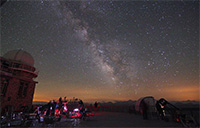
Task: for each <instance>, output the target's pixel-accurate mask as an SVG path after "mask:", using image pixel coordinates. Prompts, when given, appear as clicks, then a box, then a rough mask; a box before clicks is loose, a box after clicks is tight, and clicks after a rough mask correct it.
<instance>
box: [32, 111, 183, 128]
mask: <svg viewBox="0 0 200 128" xmlns="http://www.w3.org/2000/svg"><path fill="white" fill-rule="evenodd" d="M35 127H159V128H160V127H182V125H181V124H180V123H177V122H172V121H169V122H166V121H163V120H158V119H149V120H143V118H142V116H141V115H135V114H128V113H117V112H96V115H95V116H94V117H90V118H88V119H87V120H85V121H84V120H80V119H66V118H62V119H61V121H60V122H56V123H54V124H37V125H36V126H35Z"/></svg>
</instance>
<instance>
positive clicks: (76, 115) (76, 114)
mask: <svg viewBox="0 0 200 128" xmlns="http://www.w3.org/2000/svg"><path fill="white" fill-rule="evenodd" d="M80 116H81V113H75V115H72V116H71V118H76V117H80Z"/></svg>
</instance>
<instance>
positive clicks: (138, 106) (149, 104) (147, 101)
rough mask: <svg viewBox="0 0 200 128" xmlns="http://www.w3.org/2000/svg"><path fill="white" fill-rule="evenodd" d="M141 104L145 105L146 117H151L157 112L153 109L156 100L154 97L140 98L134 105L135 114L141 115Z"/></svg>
mask: <svg viewBox="0 0 200 128" xmlns="http://www.w3.org/2000/svg"><path fill="white" fill-rule="evenodd" d="M143 103H145V104H146V105H147V113H148V115H150V116H151V117H153V116H154V115H155V114H156V113H157V110H156V107H155V105H156V100H155V99H154V97H152V96H147V97H141V98H140V99H138V100H137V102H136V104H135V111H136V113H140V114H143V109H142V107H143V106H142V105H143Z"/></svg>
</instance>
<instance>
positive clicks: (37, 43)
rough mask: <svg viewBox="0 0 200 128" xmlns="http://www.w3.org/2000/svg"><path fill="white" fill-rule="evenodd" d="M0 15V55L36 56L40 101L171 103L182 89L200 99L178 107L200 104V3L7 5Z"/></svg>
mask: <svg viewBox="0 0 200 128" xmlns="http://www.w3.org/2000/svg"><path fill="white" fill-rule="evenodd" d="M1 14H2V15H1V22H2V24H1V36H2V40H1V51H2V52H1V54H2V55H3V54H4V53H6V52H7V51H9V50H13V49H16V48H17V49H23V50H25V51H28V52H30V53H31V54H32V55H33V57H34V59H35V67H36V68H38V70H39V71H40V73H39V77H38V79H37V80H38V81H39V84H38V86H37V88H36V95H35V98H36V99H38V100H39V99H40V100H41V99H42V100H47V99H48V98H47V97H46V96H45V95H46V94H47V93H51V94H52V97H60V96H65V95H67V96H69V97H73V96H77V95H78V96H82V97H83V98H85V99H100V100H106V99H108V97H109V100H124V99H137V98H139V97H140V96H145V95H154V96H156V97H160V96H166V97H169V98H170V99H172V100H174V99H176V96H177V95H176V94H177V91H175V92H173V91H172V90H176V89H177V88H192V91H193V92H195V93H194V94H195V95H191V96H189V97H182V98H180V99H192V100H193V99H195V100H197V99H198V90H197V91H196V89H197V88H198V79H199V78H198V72H199V68H198V65H199V62H198V61H199V53H198V51H199V48H198V42H199V38H198V36H199V4H198V1H196V0H194V1H161V2H156V1H146V2H145V1H112V0H109V1H93V0H92V1H32V2H28V1H9V2H7V3H6V4H5V5H4V6H3V7H1ZM73 90H74V93H73ZM108 90H109V91H108ZM45 91H46V92H45ZM58 91H61V93H58ZM171 92H173V93H174V94H172V96H174V97H170V96H169V93H171ZM186 92H187V91H186ZM193 92H192V93H193ZM95 93H96V94H95ZM188 94H189V95H190V94H191V91H190V92H188Z"/></svg>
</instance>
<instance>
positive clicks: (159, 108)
mask: <svg viewBox="0 0 200 128" xmlns="http://www.w3.org/2000/svg"><path fill="white" fill-rule="evenodd" d="M156 109H157V111H158V113H159V116H160V117H161V119H162V120H163V119H164V114H163V108H162V107H161V104H160V102H159V101H157V102H156Z"/></svg>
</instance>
